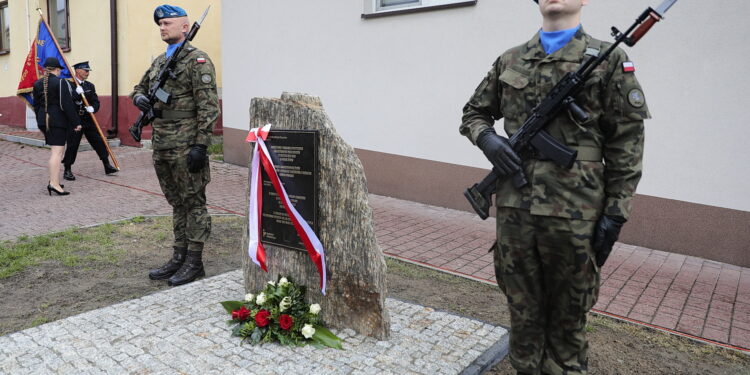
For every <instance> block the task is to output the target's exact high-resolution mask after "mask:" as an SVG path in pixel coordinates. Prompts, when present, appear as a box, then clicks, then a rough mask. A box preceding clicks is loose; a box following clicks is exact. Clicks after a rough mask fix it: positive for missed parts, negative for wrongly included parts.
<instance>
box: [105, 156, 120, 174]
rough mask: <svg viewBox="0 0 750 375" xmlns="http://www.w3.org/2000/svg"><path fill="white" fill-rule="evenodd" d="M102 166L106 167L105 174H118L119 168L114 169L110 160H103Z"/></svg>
mask: <svg viewBox="0 0 750 375" xmlns="http://www.w3.org/2000/svg"><path fill="white" fill-rule="evenodd" d="M102 165H104V173H105V174H112V173H117V168H115V167H113V166H112V164H109V160H108V159H102Z"/></svg>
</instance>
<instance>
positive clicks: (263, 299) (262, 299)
mask: <svg viewBox="0 0 750 375" xmlns="http://www.w3.org/2000/svg"><path fill="white" fill-rule="evenodd" d="M263 302H266V294H265V293H263V292H260V294H258V297H255V303H257V304H259V305H261V304H263Z"/></svg>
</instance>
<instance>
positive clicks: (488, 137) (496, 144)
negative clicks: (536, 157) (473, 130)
mask: <svg viewBox="0 0 750 375" xmlns="http://www.w3.org/2000/svg"><path fill="white" fill-rule="evenodd" d="M477 146H479V148H480V149H481V150H482V152H484V156H486V157H487V159H488V160H489V161H490V163H492V165H493V166H494V167H495V169H496V170H497V172H499V173H502V174H503V175H505V176H510V175H512V174H514V173H516V171H518V170H520V169H521V158H519V157H518V155H517V154H516V152H515V151H513V148H512V147H511V146H510V142H508V138H505V137H501V136H499V135H497V133H495V131H494V130H492V129H487V130H485V131H483V132H481V133H479V137H478V138H477Z"/></svg>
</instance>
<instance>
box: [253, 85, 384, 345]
mask: <svg viewBox="0 0 750 375" xmlns="http://www.w3.org/2000/svg"><path fill="white" fill-rule="evenodd" d="M266 124H271V126H272V127H271V132H270V133H269V139H268V140H267V144H268V145H269V146H270V147H271V148H272V149H273V147H274V145H276V150H274V152H275V154H276V156H277V157H278V159H277V160H275V161H274V162H275V163H276V162H277V161H278V162H279V164H284V166H283V167H282V168H279V169H277V171H278V173H279V175H280V177H281V179H282V182H283V183H284V184H285V188H286V189H287V190H292V189H290V185H292V184H295V182H289V181H292V180H295V179H297V177H301V179H300V181H301V180H304V179H305V177H306V174H304V173H299V172H301V171H304V170H305V169H306V168H305V167H304V166H303V165H302V164H305V165H310V164H311V163H310V161H309V160H306V161H302V160H296V159H298V158H299V157H300V156H301V155H303V154H305V155H307V154H308V153H310V151H312V150H311V149H312V148H315V147H310V146H309V142H304V141H302V145H294V144H292V143H290V139H289V138H290V137H289V136H288V135H289V134H291V133H295V132H294V131H300V132H299V134H302V133H306V132H310V133H311V134H316V135H317V136H316V137H315V138H316V142H317V145H318V146H317V148H315V149H316V151H317V154H318V158H317V163H312V164H317V168H316V171H315V172H317V186H313V187H312V188H311V187H303V186H300V187H295V188H293V189H298V190H294V191H296V193H292V192H291V191H290V192H289V195H290V198H294V199H296V200H297V201H298V203H299V202H302V201H303V202H304V204H301V205H300V206H299V207H298V206H297V204H298V203H294V204H295V207H296V208H297V210H298V211H299V212H300V214H301V215H302V216H303V217H304V218H305V220H306V221H307V222H308V224H311V227H312V228H313V230H315V231H316V233H317V234H318V238H319V239H320V241H321V243H322V244H323V247H324V249H325V256H326V265H327V273H328V285H327V290H326V295H325V296H323V295H322V294H321V293H320V284H319V282H320V281H319V274H318V272H317V269H316V268H315V265H314V264H313V262H312V261H311V260H310V258H309V256H308V254H307V252H306V251H304V248H301V249H302V251H300V247H296V245H297V243H290V242H294V241H286V242H284V241H279V240H278V238H279V237H280V236H283V234H281V233H280V231H279V230H276V229H274V227H273V226H271V227H265V224H262V225H264V232H266V231H269V233H268V234H263V238H262V240H263V244H264V246H265V249H266V265H267V267H268V273H266V272H264V271H263V270H262V269H261V268H260V267H258V266H257V265H256V264H254V263H253V262H252V260H251V259H250V258H249V257H248V256H247V255H246V254H247V245H248V228H247V224H246V225H245V231H244V236H243V244H244V247H243V249H244V251H243V254H245V256H243V272H244V278H245V289H246V291H247V292H248V293H257V292H258V291H259V290H261V289H263V288H264V286H265V284H266V283H267V282H268V281H269V280H276V279H277V277H278V276H289V277H291V278H292V279H293V280H294V281H295V282H297V283H299V284H301V285H305V286H307V290H308V292H307V296H306V298H307V300H308V302H309V303H319V304H320V305H321V307H322V311H321V314H322V318H323V320H324V322H325V324H327V325H328V326H329V327H332V328H342V329H343V328H351V329H353V330H355V331H357V332H359V333H360V334H364V335H368V336H372V337H374V338H377V339H380V340H384V339H387V338H388V337H389V332H390V320H389V316H388V312H387V311H386V309H385V299H386V266H385V259H384V257H383V252H382V251H381V249H380V247H379V246H378V243H377V240H376V238H375V232H374V229H373V218H372V209H371V208H370V205H369V201H368V196H367V182H366V180H365V175H364V171H363V168H362V163H361V162H360V160H359V158H358V157H357V155H356V154H355V152H354V148H353V147H351V146H350V145H349V144H347V143H346V142H344V140H343V139H342V138H341V137H340V136H339V134H338V133H337V132H336V130H335V128H334V126H333V124H332V123H331V121H330V119H329V118H328V116H327V115H326V113H325V111H324V110H323V106H322V104H321V101H320V99H319V98H318V97H314V96H309V95H304V94H294V93H283V94H282V96H281V99H275V98H254V99H253V100H252V101H251V104H250V128H256V127H262V126H264V125H266ZM275 130H276V131H277V133H276V134H274V131H275ZM274 136H277V137H278V136H280V137H283V138H284V139H281V138H277V139H276V143H274ZM305 144H307V145H308V146H307V147H306V146H304V145H305ZM279 151H281V152H279ZM306 157H310V156H306ZM251 158H252V156H251ZM282 159H283V160H282ZM250 162H252V160H251V161H250ZM248 165H250V163H248ZM298 167H299V169H297V168H298ZM312 180H315V178H312ZM264 185H268V184H266V183H264ZM311 189H312V190H316V189H317V196H316V197H314V198H317V210H316V209H315V208H314V203H312V202H311V200H312V199H310V198H309V197H308V194H309V191H310V190H311ZM266 190H267V192H268V197H267V198H266V199H264V207H265V206H266V202H269V205H270V204H272V201H273V200H274V199H276V198H277V197H275V196H274V195H273V194H275V192H273V189H272V188H271V187H270V186H266V187H264V191H266ZM272 192H273V193H272ZM247 194H248V195H249V189H248V192H247ZM264 196H265V193H264ZM294 196H296V197H294ZM272 198H273V199H272ZM311 207H313V208H311ZM269 210H271V211H268V212H270V213H269V214H268V215H266V210H265V208H264V214H263V217H262V220H263V222H267V221H270V220H271V219H274V220H275V223H276V224H277V226H279V227H281V226H282V225H279V224H284V220H289V219H288V217H287V216H286V213H285V212H282V211H283V209H282V208H280V206H279V207H277V208H276V209H271V208H269ZM268 237H275V239H273V240H271V241H269V240H268ZM295 239H296V241H299V239H298V238H295Z"/></svg>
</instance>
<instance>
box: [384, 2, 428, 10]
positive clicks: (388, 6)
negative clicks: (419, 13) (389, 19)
mask: <svg viewBox="0 0 750 375" xmlns="http://www.w3.org/2000/svg"><path fill="white" fill-rule="evenodd" d="M375 3H376V4H377V10H393V9H403V8H405V7H413V6H415V5H416V6H418V5H422V0H375Z"/></svg>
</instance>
